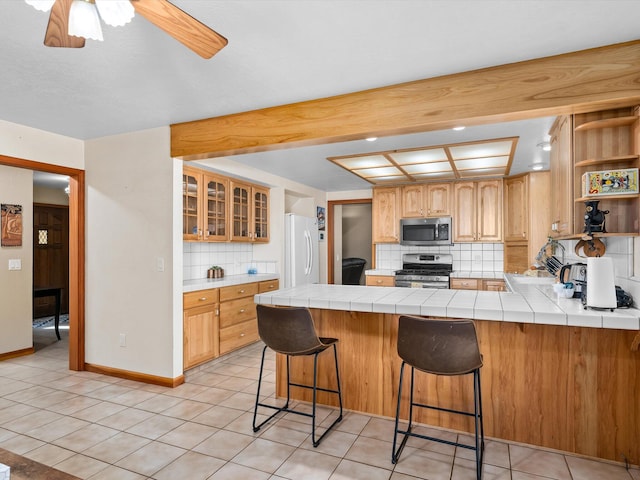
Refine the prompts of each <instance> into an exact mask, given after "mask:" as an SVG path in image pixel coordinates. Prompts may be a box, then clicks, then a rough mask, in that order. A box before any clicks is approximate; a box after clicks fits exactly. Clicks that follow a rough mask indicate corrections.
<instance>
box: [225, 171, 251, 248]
mask: <svg viewBox="0 0 640 480" xmlns="http://www.w3.org/2000/svg"><path fill="white" fill-rule="evenodd" d="M250 203H251V185H249V184H247V183H239V182H236V181H231V215H230V216H231V240H233V241H236V242H248V241H249V240H250V238H251V237H250V233H251V228H250V227H251V223H250V222H251V218H250V215H251V207H250Z"/></svg>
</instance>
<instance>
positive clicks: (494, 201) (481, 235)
mask: <svg viewBox="0 0 640 480" xmlns="http://www.w3.org/2000/svg"><path fill="white" fill-rule="evenodd" d="M476 188H477V195H478V201H477V203H476V208H477V210H478V213H477V214H476V215H477V219H478V227H477V235H476V240H478V241H481V242H501V241H502V180H487V181H483V182H478V183H477V186H476Z"/></svg>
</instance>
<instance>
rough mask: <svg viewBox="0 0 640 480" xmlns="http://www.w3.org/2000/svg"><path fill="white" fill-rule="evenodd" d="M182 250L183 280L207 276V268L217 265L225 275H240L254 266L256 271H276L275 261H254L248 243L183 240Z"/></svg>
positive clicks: (250, 246)
mask: <svg viewBox="0 0 640 480" xmlns="http://www.w3.org/2000/svg"><path fill="white" fill-rule="evenodd" d="M182 245H183V247H182V248H183V250H182V262H183V263H182V268H183V272H182V278H183V280H197V279H199V278H207V269H209V268H210V267H212V266H213V265H218V266H220V267H222V268H223V269H224V272H225V275H240V274H243V273H247V272H248V270H249V268H251V267H254V268H256V269H257V273H278V262H276V261H262V260H260V261H254V260H253V245H252V244H250V243H195V242H184V243H183V244H182Z"/></svg>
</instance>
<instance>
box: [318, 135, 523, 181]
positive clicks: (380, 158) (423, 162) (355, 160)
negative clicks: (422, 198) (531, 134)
mask: <svg viewBox="0 0 640 480" xmlns="http://www.w3.org/2000/svg"><path fill="white" fill-rule="evenodd" d="M517 143H518V137H510V138H497V139H492V140H478V141H476V142H465V143H456V144H452V145H431V146H426V147H422V148H408V149H406V150H389V151H385V152H375V153H371V154H360V155H347V156H343V157H329V158H328V159H327V160H329V161H330V162H333V163H335V164H336V165H339V166H340V167H342V168H344V169H345V170H348V171H350V172H351V173H353V174H354V175H358V176H359V177H361V178H363V179H364V180H366V181H367V182H369V183H371V184H373V185H380V184H382V183H384V184H385V185H386V184H394V183H395V184H397V185H400V184H406V183H415V182H419V181H425V180H441V179H446V180H448V179H456V178H465V179H468V178H473V177H487V176H494V177H500V176H505V175H508V174H509V170H510V169H511V162H512V161H513V154H514V153H515V150H516V145H517Z"/></svg>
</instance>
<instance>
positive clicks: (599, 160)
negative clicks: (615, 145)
mask: <svg viewBox="0 0 640 480" xmlns="http://www.w3.org/2000/svg"><path fill="white" fill-rule="evenodd" d="M638 157H639V156H638V155H618V156H615V157H606V158H590V159H588V160H582V161H580V162H576V164H575V165H574V166H575V167H589V166H591V165H600V164H609V163H620V162H634V161H636V160H637V159H638Z"/></svg>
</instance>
